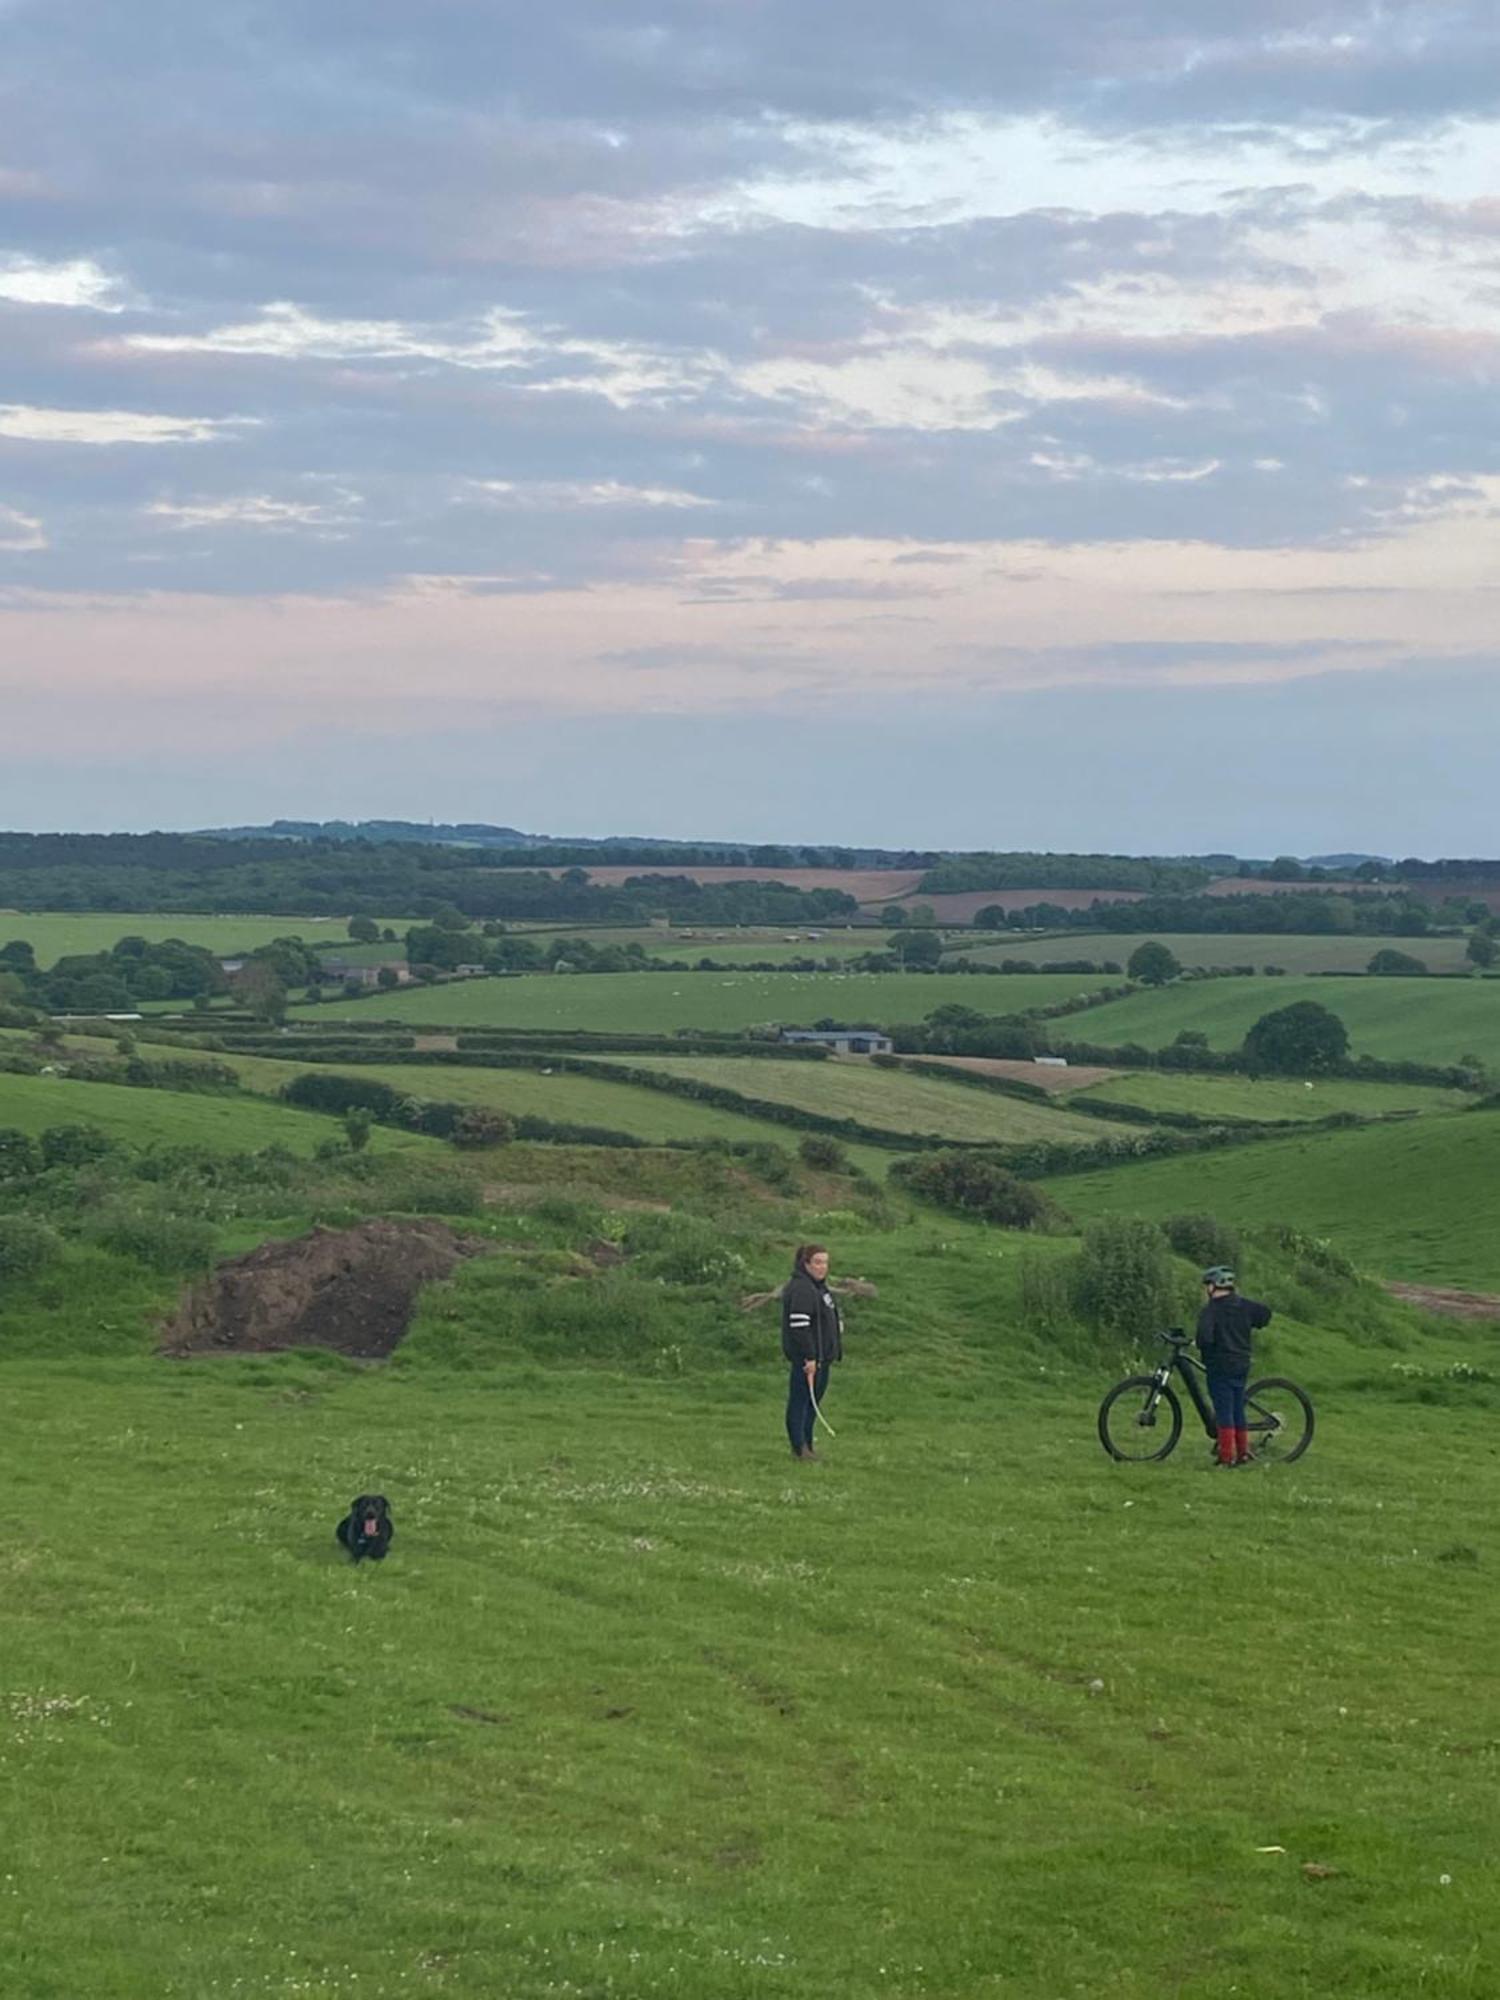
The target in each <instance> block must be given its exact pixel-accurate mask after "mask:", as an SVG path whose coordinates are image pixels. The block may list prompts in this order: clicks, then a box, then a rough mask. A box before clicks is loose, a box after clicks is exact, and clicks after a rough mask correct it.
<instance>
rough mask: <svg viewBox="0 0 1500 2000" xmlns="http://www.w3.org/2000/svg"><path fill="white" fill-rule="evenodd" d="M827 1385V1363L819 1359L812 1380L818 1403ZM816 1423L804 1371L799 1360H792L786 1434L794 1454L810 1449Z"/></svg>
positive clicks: (787, 1399)
mask: <svg viewBox="0 0 1500 2000" xmlns="http://www.w3.org/2000/svg"><path fill="white" fill-rule="evenodd" d="M827 1387H828V1363H827V1362H826V1361H820V1362H819V1363H818V1372H817V1375H816V1377H815V1378H814V1382H813V1395H814V1396H816V1397H817V1399H818V1401H819V1402H820V1403H821V1402H822V1400H823V1395H824V1391H825V1390H826V1389H827ZM816 1423H817V1417H816V1415H815V1413H814V1411H813V1406H812V1396H809V1395H808V1393H807V1374H806V1371H805V1370H804V1368H803V1366H802V1363H801V1362H800V1361H798V1362H794V1363H793V1365H792V1373H791V1380H790V1381H789V1382H788V1384H787V1392H786V1434H787V1441H788V1443H789V1444H790V1445H791V1447H792V1451H793V1453H794V1454H796V1453H799V1452H804V1451H811V1450H812V1442H813V1428H814V1426H815V1424H816Z"/></svg>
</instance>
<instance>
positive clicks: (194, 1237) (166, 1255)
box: [87, 1206, 214, 1275]
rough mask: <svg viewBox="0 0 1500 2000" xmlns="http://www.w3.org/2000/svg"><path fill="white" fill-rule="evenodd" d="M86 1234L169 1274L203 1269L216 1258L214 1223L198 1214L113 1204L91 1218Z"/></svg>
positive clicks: (119, 1253)
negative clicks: (175, 1213)
mask: <svg viewBox="0 0 1500 2000" xmlns="http://www.w3.org/2000/svg"><path fill="white" fill-rule="evenodd" d="M87 1234H88V1236H89V1237H90V1238H91V1239H92V1240H93V1241H94V1242H95V1243H98V1244H101V1245H102V1246H103V1247H104V1248H105V1249H106V1250H113V1251H114V1252H115V1253H116V1255H117V1256H121V1257H133V1258H134V1259H135V1261H136V1263H138V1264H144V1265H145V1266H146V1268H147V1270H150V1271H162V1272H165V1273H167V1274H169V1275H170V1274H173V1273H177V1272H184V1273H186V1272H194V1271H204V1270H207V1268H208V1266H209V1265H210V1264H211V1263H212V1262H213V1256H214V1231H213V1226H212V1224H210V1223H207V1222H203V1221H200V1220H199V1219H198V1218H197V1217H196V1216H191V1215H164V1214H161V1213H159V1212H156V1211H153V1210H151V1209H140V1208H127V1207H124V1206H119V1207H115V1206H110V1207H107V1208H104V1209H101V1210H100V1211H99V1213H98V1214H97V1215H95V1216H93V1217H91V1218H90V1221H89V1223H88V1228H87Z"/></svg>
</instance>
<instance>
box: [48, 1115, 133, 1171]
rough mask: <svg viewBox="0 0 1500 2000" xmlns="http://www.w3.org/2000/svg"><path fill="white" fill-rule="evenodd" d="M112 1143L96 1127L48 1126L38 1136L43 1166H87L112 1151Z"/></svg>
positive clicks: (106, 1135) (107, 1135) (105, 1133)
mask: <svg viewBox="0 0 1500 2000" xmlns="http://www.w3.org/2000/svg"><path fill="white" fill-rule="evenodd" d="M114 1144H115V1142H114V1140H113V1139H111V1138H110V1136H109V1134H108V1133H107V1132H101V1131H100V1130H99V1128H98V1127H97V1126H96V1125H49V1126H48V1127H47V1129H46V1131H45V1132H44V1133H43V1134H42V1137H41V1148H42V1164H43V1166H47V1167H86V1166H88V1165H89V1164H90V1163H91V1162H92V1161H94V1160H102V1159H103V1158H104V1155H105V1154H106V1153H109V1152H113V1150H114Z"/></svg>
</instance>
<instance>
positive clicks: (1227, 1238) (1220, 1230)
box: [1161, 1215, 1240, 1270]
mask: <svg viewBox="0 0 1500 2000" xmlns="http://www.w3.org/2000/svg"><path fill="white" fill-rule="evenodd" d="M1161 1230H1162V1234H1163V1235H1164V1236H1165V1237H1166V1239H1167V1241H1168V1242H1169V1243H1170V1244H1171V1246H1172V1248H1173V1249H1174V1250H1175V1251H1176V1252H1177V1254H1178V1256H1179V1257H1186V1258H1187V1259H1188V1261H1189V1263H1192V1264H1197V1265H1198V1266H1199V1267H1200V1269H1204V1270H1206V1269H1207V1268H1208V1266H1209V1265H1210V1264H1227V1265H1228V1266H1229V1267H1230V1269H1231V1270H1234V1269H1236V1268H1237V1266H1238V1265H1239V1262H1240V1239H1239V1237H1238V1235H1237V1234H1236V1233H1235V1231H1234V1230H1232V1229H1231V1228H1230V1227H1229V1225H1228V1224H1227V1223H1224V1222H1220V1221H1219V1219H1218V1217H1217V1216H1214V1215H1169V1216H1168V1217H1167V1218H1166V1220H1165V1221H1164V1222H1163V1223H1162V1225H1161Z"/></svg>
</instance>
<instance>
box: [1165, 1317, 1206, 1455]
mask: <svg viewBox="0 0 1500 2000" xmlns="http://www.w3.org/2000/svg"><path fill="white" fill-rule="evenodd" d="M1174 1369H1175V1371H1176V1372H1177V1373H1178V1374H1179V1375H1180V1376H1181V1377H1182V1379H1183V1381H1184V1382H1185V1383H1186V1384H1187V1392H1188V1395H1189V1396H1190V1397H1191V1398H1192V1401H1193V1407H1194V1408H1195V1409H1196V1410H1197V1412H1198V1415H1199V1417H1200V1418H1201V1420H1202V1423H1203V1434H1204V1436H1205V1437H1209V1438H1212V1437H1217V1435H1218V1419H1217V1418H1216V1417H1215V1416H1214V1406H1213V1404H1212V1403H1211V1402H1210V1401H1209V1398H1208V1370H1207V1369H1206V1368H1205V1367H1204V1365H1203V1363H1202V1362H1201V1361H1199V1360H1197V1359H1195V1357H1194V1356H1193V1355H1191V1354H1189V1353H1188V1351H1187V1342H1186V1341H1185V1340H1173V1341H1171V1342H1170V1343H1169V1345H1168V1349H1167V1358H1166V1359H1165V1361H1162V1362H1160V1363H1159V1364H1158V1366H1157V1368H1156V1371H1155V1374H1156V1380H1157V1382H1158V1383H1159V1385H1160V1386H1161V1387H1162V1388H1163V1389H1165V1388H1166V1386H1167V1384H1168V1382H1170V1381H1171V1379H1172V1374H1173V1371H1174Z"/></svg>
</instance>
